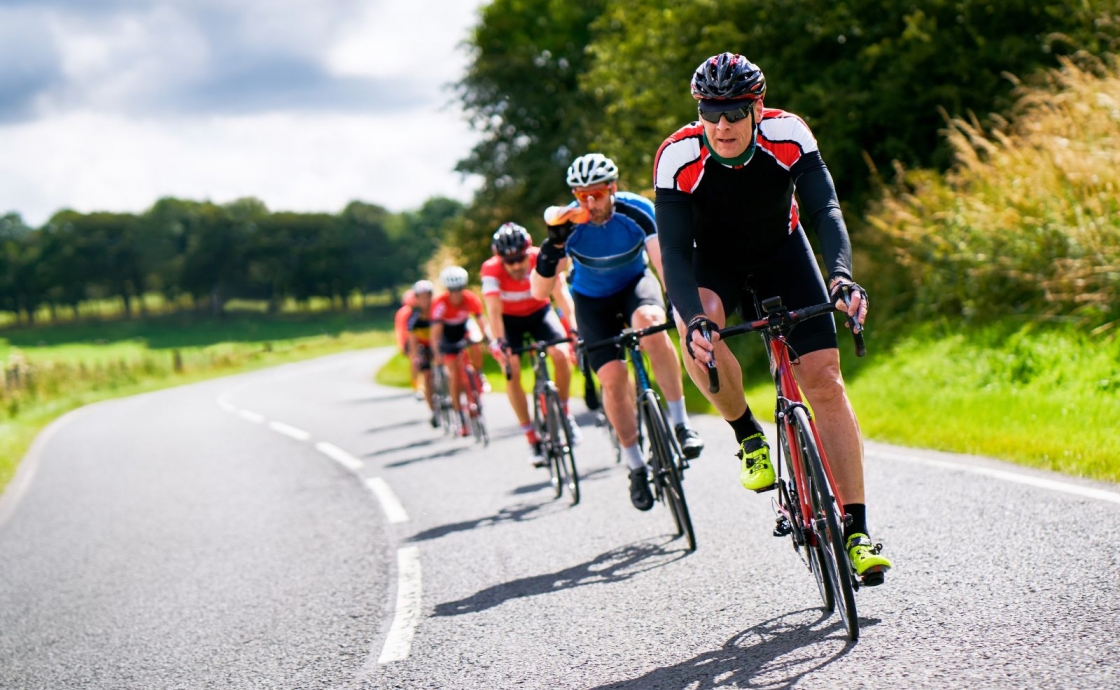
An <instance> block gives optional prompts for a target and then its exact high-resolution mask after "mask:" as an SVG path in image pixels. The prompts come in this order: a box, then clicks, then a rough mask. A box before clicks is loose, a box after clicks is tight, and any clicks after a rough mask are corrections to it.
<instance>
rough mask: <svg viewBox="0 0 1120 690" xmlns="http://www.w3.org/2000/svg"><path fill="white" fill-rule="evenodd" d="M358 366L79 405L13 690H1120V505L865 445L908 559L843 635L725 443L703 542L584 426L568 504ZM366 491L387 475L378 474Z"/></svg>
mask: <svg viewBox="0 0 1120 690" xmlns="http://www.w3.org/2000/svg"><path fill="white" fill-rule="evenodd" d="M384 356H385V353H384V352H373V353H371V352H360V353H350V354H344V355H338V356H334V357H329V358H324V359H320V360H315V361H312V362H306V363H300V364H295V365H289V366H285V367H281V368H277V369H273V370H268V371H262V372H256V373H252V374H246V375H242V376H237V377H231V378H226V379H221V380H216V381H210V382H206V383H202V384H197V385H192V386H186V387H181V388H176V389H171V390H166V391H161V392H158V393H153V394H148V395H143V396H139V397H135V398H130V399H125V400H119V401H112V402H107V403H101V404H98V405H94V406H91V407H89V408H86V409H84V410H82V411H79V412H78V413H75V414H72V415H71V416H69V417H67V418H65V419H64V420H62V421H61V422H60V423H57V424H56V425H55V426H54V427H52V428H51V429H50V430H49V431H48V432H47V433H45V434H44V435H43V436H41V437H40V440H39V441H38V442H37V444H36V447H35V449H34V450H33V451H32V453H31V455H30V456H29V457H28V459H27V460H26V461H25V462H24V465H23V466H22V468H21V472H20V475H19V476H18V477H17V480H16V481H15V482H14V483H13V484H12V485H11V487H9V490H8V491H7V492H6V493H5V495H4V496H3V498H2V499H0V688H5V689H8V688H12V689H15V688H18V689H21V690H23V689H27V690H30V689H33V688H49V689H51V690H55V689H59V688H113V689H119V688H144V689H151V688H408V689H412V688H550V689H555V688H633V689H635V690H637V689H642V690H645V689H647V688H690V689H699V688H784V687H806V688H834V687H842V686H843V687H872V686H875V687H896V688H928V687H939V688H944V687H1015V688H1020V687H1059V686H1060V687H1066V688H1101V687H1120V545H1118V539H1120V488H1118V487H1116V486H1115V485H1102V484H1094V483H1090V482H1084V481H1079V480H1072V479H1066V478H1062V477H1058V476H1056V475H1051V474H1047V473H1041V472H1033V471H1028V470H1022V469H1019V468H1014V467H1011V466H1008V465H1004V464H1001V463H996V462H993V461H989V460H983V459H978V458H968V457H962V456H949V455H944V454H938V453H930V452H923V451H915V450H910V449H900V448H893V447H889V446H882V445H877V444H868V450H869V458H868V463H867V484H868V495H869V519H870V521H871V524H872V529H873V532H874V536H875V538H876V539H877V540H880V541H883V542H884V543H885V544H886V553H887V554H888V555H889V556H890V557H891V558H892V559H894V562H895V565H896V567H895V569H894V570H893V571H892V572H891V573H890V575H889V576H888V580H887V584H886V585H885V586H883V587H879V588H874V589H869V588H865V589H863V590H861V591H860V592H859V594H858V595H857V604H858V607H859V614H860V623H861V628H862V637H861V639H860V641H859V642H858V643H855V644H851V643H848V642H847V641H846V639H845V637H844V634H843V631H842V629H841V627H840V623H839V619H838V618H837V617H836V616H835V615H834V616H832V617H826V616H824V615H823V614H822V612H821V611H820V610H819V608H818V607H817V601H818V598H817V594H816V591H815V585H814V584H813V582H812V580H811V578H810V576H809V574H808V572H807V571H805V570H804V568H803V566H801V564H800V561H799V560H798V559H797V557H796V555H795V554H794V552H793V550H792V549H791V548H790V546H789V541H788V539H774V538H773V537H771V536H770V529H771V527H772V525H773V513H772V510H771V507H770V498H769V496H756V495H750V494H747V493H746V492H744V491H743V490H742V489H740V488H738V486H737V479H736V477H737V466H736V464H735V461H734V460H733V458H732V453H733V447H732V441H731V434H730V431H729V429H727V427H726V425H724V424H723V423H722V422H721V421H719V420H717V419H713V418H698V419H697V420H695V421H696V425H697V427H698V428H699V429H700V430H701V432H702V433H703V434H704V436H705V439H706V440H707V442H708V449H707V450H706V451H705V453H704V456H703V457H702V458H701V459H700V460H699V461H697V462H695V463H694V464H693V468H692V469H691V470H690V471H689V474H688V476H687V479H686V482H685V488H686V491H687V494H688V497H689V500H690V506H691V508H692V515H693V521H694V524H695V527H696V532H697V539H698V547H699V548H698V550H697V551H696V552H695V553H693V554H687V553H686V552H685V551H684V547H683V545H682V543H681V541H682V540H680V539H673V538H671V528H672V520H671V518H670V516H669V513H668V511H667V510H666V509H665V508H664V507H662V506H655V508H654V510H652V511H650V512H649V513H639V512H638V511H635V510H634V509H633V508H632V507H631V506H630V503H629V499H628V496H627V483H626V477H625V472H624V471H623V470H622V469H621V468H620V467H618V466H617V465H615V464H614V462H613V458H612V457H611V456H610V454H609V452H608V446H607V443H606V434H605V433H604V432H603V431H602V430H601V429H596V428H593V427H585V429H584V443H583V444H582V445H581V446H580V447H579V448H578V455H577V458H578V462H579V464H580V467H581V470H582V472H583V474H584V480H583V483H582V489H583V501H582V502H581V504H580V505H578V506H575V507H570V506H568V504H567V501H566V500H561V501H554V500H552V498H551V493H550V491H549V489H548V487H547V484H546V480H547V474H546V473H545V471H543V470H536V469H533V468H532V467H530V466H529V465H528V463H527V462H526V448H525V444H524V441H523V439H522V438H521V436H520V434H519V432H518V431H517V429H516V426H515V424H514V420H513V416H512V413H511V412H510V410H509V408H508V405H507V404H506V403H505V400H504V398H502V397H496V396H492V397H491V399H490V400H489V401H488V402H489V405H488V410H487V414H488V417H489V418H490V420H491V426H492V428H493V432H494V436H495V438H494V442H493V443H492V444H491V446H490V447H489V448H488V449H482V448H480V447H478V446H476V445H474V444H472V443H471V442H469V441H465V440H451V439H446V438H444V437H442V436H440V435H439V434H437V433H436V432H434V431H433V430H432V429H430V428H429V427H428V426H427V422H426V415H425V412H424V410H423V409H422V407H421V405H420V404H419V403H417V402H416V401H415V400H413V399H412V398H411V396H410V395H409V394H408V393H406V392H402V391H399V390H395V389H387V388H383V387H379V386H377V385H375V384H373V383H372V380H371V373H372V372H373V371H374V369H375V368H376V366H377V363H378V362H379V361H381V360H383V358H384ZM371 480H372V482H371Z"/></svg>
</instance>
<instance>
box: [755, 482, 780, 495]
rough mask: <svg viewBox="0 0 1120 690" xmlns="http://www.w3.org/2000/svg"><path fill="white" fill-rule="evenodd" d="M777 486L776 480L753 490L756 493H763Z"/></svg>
mask: <svg viewBox="0 0 1120 690" xmlns="http://www.w3.org/2000/svg"><path fill="white" fill-rule="evenodd" d="M777 488H778V482H774V483H773V484H771V485H770V486H766V487H763V488H761V489H755V490H754V492H755V493H756V494H764V493H766V492H767V491H773V490H774V489H777Z"/></svg>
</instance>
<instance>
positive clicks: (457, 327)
mask: <svg viewBox="0 0 1120 690" xmlns="http://www.w3.org/2000/svg"><path fill="white" fill-rule="evenodd" d="M439 279H440V282H441V283H443V286H444V287H445V288H447V292H445V293H443V294H442V295H440V296H439V297H437V298H436V299H435V301H434V302H432V342H433V343H434V344H435V345H436V347H437V348H439V353H440V354H441V355H443V362H444V364H446V365H447V366H448V368H449V369H450V370H451V371H452V372H454V371H455V369H454V365H455V359H456V358H457V357H459V355H460V353H461V352H462V351H463V350H464V349H465V348H468V347H470V346H471V343H470V341H469V340H468V338H467V322H468V321H469V320H470V318H471V317H472V316H473V317H475V318H476V319H478V320H479V323H480V325H481V327H482V332H483V335H484V336H485V337H486V339H487V340H492V337H491V335H490V327H489V326H487V325H486V322H485V321H483V320H482V300H481V299H479V297H478V295H476V294H475V293H474V292H472V291H470V290H468V289H466V288H467V270H466V269H465V268H461V267H459V266H451V267H449V268H445V269H443V271H442V272H441V273H440V274H439ZM466 354H468V356H469V353H466ZM461 383H462V382H461V381H460V380H459V377H458V376H455V375H452V376H449V377H448V389H449V392H450V393H451V404H452V406H453V407H454V408H455V411H456V412H458V413H459V420H460V421H461V422H462V424H461V425H460V427H459V428H460V429H461V433H462V435H463V436H469V435H470V426H469V425H468V424H467V418H466V416H465V414H464V413H463V410H462V408H461V406H460V404H459V397H460V393H461V390H462V389H461Z"/></svg>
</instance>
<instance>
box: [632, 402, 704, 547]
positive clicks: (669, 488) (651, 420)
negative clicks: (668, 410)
mask: <svg viewBox="0 0 1120 690" xmlns="http://www.w3.org/2000/svg"><path fill="white" fill-rule="evenodd" d="M642 406H643V407H644V409H645V417H646V429H647V432H648V435H649V448H650V452H651V459H652V464H653V474H654V477H655V481H657V483H658V484H659V485H660V487H661V490H660V493H661V495H662V496H664V498H665V501H666V503H668V505H669V512H670V513H672V515H673V523H674V524H675V525H676V526H677V536H678V537H679V536H682V535H683V536H684V537H685V539H686V540H687V542H688V550H689V551H695V550H696V533H695V532H694V531H693V529H692V516H691V515H690V514H689V512H688V503H687V502H686V501H685V498H684V488H683V487H682V486H681V477H680V472H679V470H678V467H679V465H678V462H679V458H677V457H676V453H677V451H676V448H677V446H676V445H675V444H674V443H673V440H672V437H670V436H669V425H668V424H667V423H666V422H665V414H664V412H663V411H662V410H661V405H660V404H658V401H657V399H656V398H655V397H653V396H652V395H651V396H649V397H648V398H646V399H645V400H643V401H642Z"/></svg>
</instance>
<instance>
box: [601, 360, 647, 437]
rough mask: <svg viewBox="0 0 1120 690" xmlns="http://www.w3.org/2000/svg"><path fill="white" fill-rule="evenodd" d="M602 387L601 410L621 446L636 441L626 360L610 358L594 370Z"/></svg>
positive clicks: (631, 389) (634, 413) (634, 409)
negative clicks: (605, 414) (604, 413)
mask: <svg viewBox="0 0 1120 690" xmlns="http://www.w3.org/2000/svg"><path fill="white" fill-rule="evenodd" d="M595 375H596V376H597V377H598V378H599V384H600V385H601V386H602V387H603V410H604V411H605V412H606V413H607V421H609V422H610V423H611V426H613V427H614V432H615V434H616V435H617V436H618V442H619V443H620V444H621V445H622V447H624V448H626V447H629V446H633V445H634V444H636V443H637V442H638V422H637V419H636V417H637V403H636V402H635V400H634V387H633V386H632V385H631V384H630V374H629V372H628V370H627V369H626V362H623V361H622V360H620V359H616V360H611V361H610V362H607V363H606V364H604V365H603V366H601V367H599V369H598V370H597V371H596V372H595Z"/></svg>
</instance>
